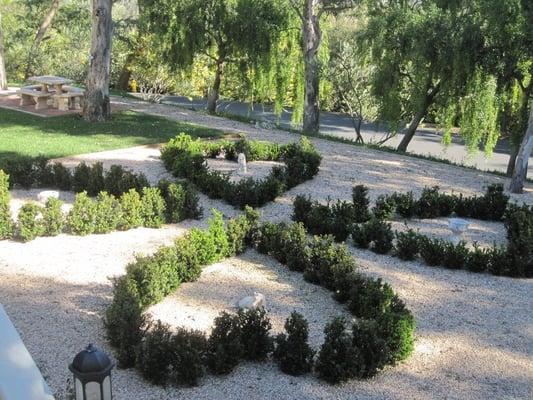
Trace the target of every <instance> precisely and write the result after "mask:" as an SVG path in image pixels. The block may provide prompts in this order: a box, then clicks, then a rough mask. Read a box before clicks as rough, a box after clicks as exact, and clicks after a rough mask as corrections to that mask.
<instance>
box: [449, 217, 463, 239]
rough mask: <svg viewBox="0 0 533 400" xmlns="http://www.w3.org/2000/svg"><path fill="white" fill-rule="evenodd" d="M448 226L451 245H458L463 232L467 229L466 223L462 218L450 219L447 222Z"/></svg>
mask: <svg viewBox="0 0 533 400" xmlns="http://www.w3.org/2000/svg"><path fill="white" fill-rule="evenodd" d="M448 226H449V227H450V230H451V231H452V242H453V244H456V245H457V244H459V242H460V241H461V237H462V235H463V232H465V231H466V230H467V229H468V221H466V220H464V219H462V218H450V219H449V220H448Z"/></svg>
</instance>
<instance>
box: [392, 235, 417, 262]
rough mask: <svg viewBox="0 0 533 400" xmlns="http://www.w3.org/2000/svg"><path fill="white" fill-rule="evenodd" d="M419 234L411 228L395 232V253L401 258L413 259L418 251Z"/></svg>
mask: <svg viewBox="0 0 533 400" xmlns="http://www.w3.org/2000/svg"><path fill="white" fill-rule="evenodd" d="M419 242H420V235H418V233H416V232H415V231H414V230H412V229H408V230H407V232H396V245H395V247H394V248H395V254H396V255H397V256H398V257H399V258H401V259H402V260H408V261H410V260H414V259H415V258H416V256H417V255H418V251H419Z"/></svg>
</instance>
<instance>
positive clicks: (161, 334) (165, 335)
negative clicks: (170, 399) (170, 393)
mask: <svg viewBox="0 0 533 400" xmlns="http://www.w3.org/2000/svg"><path fill="white" fill-rule="evenodd" d="M171 343H172V332H171V331H170V327H169V326H168V325H167V324H163V323H162V322H161V321H157V322H156V323H155V324H154V325H153V326H152V327H150V329H149V330H148V331H147V332H146V333H145V335H144V338H143V340H142V341H141V343H140V344H139V346H138V347H137V351H136V361H135V364H136V366H137V369H138V370H139V371H140V372H141V374H142V376H143V377H144V378H145V379H147V380H148V381H150V382H151V383H153V384H155V385H161V384H164V383H166V381H167V379H168V377H169V375H170V361H171V354H172V353H171V351H172V344H171Z"/></svg>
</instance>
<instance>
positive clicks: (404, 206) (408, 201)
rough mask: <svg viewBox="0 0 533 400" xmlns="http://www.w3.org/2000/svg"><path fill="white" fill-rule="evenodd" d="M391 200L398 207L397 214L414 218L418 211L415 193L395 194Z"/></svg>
mask: <svg viewBox="0 0 533 400" xmlns="http://www.w3.org/2000/svg"><path fill="white" fill-rule="evenodd" d="M391 199H392V200H393V201H394V204H395V205H396V212H397V213H398V214H399V215H401V216H402V217H404V218H412V217H413V216H414V215H415V214H416V211H417V202H416V200H415V198H414V195H413V192H407V193H396V192H395V193H393V194H392V196H391Z"/></svg>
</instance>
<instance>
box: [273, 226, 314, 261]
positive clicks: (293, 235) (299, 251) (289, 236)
mask: <svg viewBox="0 0 533 400" xmlns="http://www.w3.org/2000/svg"><path fill="white" fill-rule="evenodd" d="M308 241H309V240H308V238H307V232H306V231H305V227H304V225H303V224H302V223H294V224H289V225H288V226H287V227H286V228H285V229H283V230H282V231H281V232H280V241H279V243H280V249H279V251H278V254H277V256H276V259H277V260H278V261H280V262H281V263H283V264H285V265H287V267H289V269H290V270H291V271H305V269H306V268H307V267H308V265H309V262H310V258H311V249H310V247H309V246H308Z"/></svg>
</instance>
